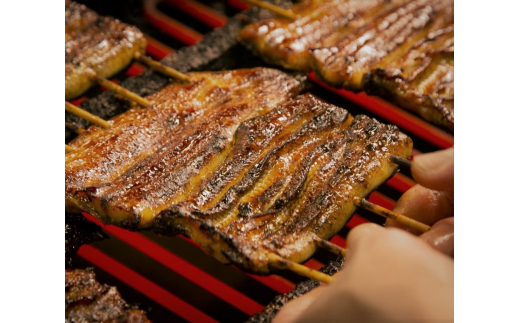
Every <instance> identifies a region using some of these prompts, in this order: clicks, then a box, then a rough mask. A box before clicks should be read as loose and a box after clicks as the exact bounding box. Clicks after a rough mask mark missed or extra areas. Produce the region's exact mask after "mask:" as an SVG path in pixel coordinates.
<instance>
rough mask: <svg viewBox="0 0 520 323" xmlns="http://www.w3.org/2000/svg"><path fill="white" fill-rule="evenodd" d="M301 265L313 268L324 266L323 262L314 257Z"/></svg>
mask: <svg viewBox="0 0 520 323" xmlns="http://www.w3.org/2000/svg"><path fill="white" fill-rule="evenodd" d="M303 265H304V266H306V267H309V268H311V269H314V270H320V269H321V268H323V267H325V265H324V264H322V263H321V262H319V261H318V260H316V259H314V258H311V259H309V260H307V261H306V262H305V263H304V264H303Z"/></svg>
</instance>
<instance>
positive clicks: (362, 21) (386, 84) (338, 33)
mask: <svg viewBox="0 0 520 323" xmlns="http://www.w3.org/2000/svg"><path fill="white" fill-rule="evenodd" d="M293 11H294V12H295V13H296V14H297V15H299V16H298V18H297V19H296V20H295V21H294V22H290V21H288V20H286V19H283V18H278V19H271V20H267V21H261V22H258V23H254V24H251V25H249V26H246V27H245V28H244V29H242V30H241V31H240V33H239V38H240V39H241V40H242V42H243V43H245V44H246V45H247V46H249V47H250V48H252V49H253V50H254V51H256V52H258V53H259V54H260V55H261V56H262V57H264V59H265V60H266V61H268V62H271V63H274V64H278V65H281V66H284V67H286V68H291V69H297V70H300V71H309V70H313V71H314V72H315V74H316V76H317V77H318V78H319V79H321V80H323V81H325V82H326V83H328V84H329V85H332V86H334V87H342V88H345V89H348V90H352V91H363V90H365V91H367V92H368V93H369V94H375V95H380V96H383V97H385V98H387V99H389V100H390V101H392V102H394V103H396V104H398V105H399V106H401V107H403V108H406V109H409V110H412V111H414V112H416V113H418V114H419V115H421V116H422V117H423V118H425V119H426V120H428V121H433V122H435V123H436V124H438V125H441V126H444V127H447V128H450V129H452V130H453V123H454V59H453V57H454V55H453V48H454V46H453V43H454V42H453V40H454V37H453V35H454V33H453V26H454V16H453V0H404V1H398V0H395V1H375V0H374V1H359V2H358V1H348V0H335V1H332V0H329V1H326V0H321V1H318V0H314V1H311V0H307V1H304V2H302V3H301V4H298V5H295V6H294V7H293Z"/></svg>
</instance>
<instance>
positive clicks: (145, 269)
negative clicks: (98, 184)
mask: <svg viewBox="0 0 520 323" xmlns="http://www.w3.org/2000/svg"><path fill="white" fill-rule="evenodd" d="M78 2H80V3H83V4H85V5H87V6H88V7H89V8H91V9H93V10H95V11H97V12H98V13H99V14H101V15H111V16H114V17H116V18H119V19H121V20H123V21H124V22H126V23H129V24H133V25H135V26H137V27H138V28H140V29H141V30H142V31H143V32H144V33H145V34H147V41H148V46H147V48H146V51H147V54H148V55H150V56H151V57H153V58H155V59H163V58H165V57H166V59H165V61H166V62H167V63H169V64H168V65H170V66H173V67H175V68H177V69H179V70H180V71H182V72H186V71H188V70H192V69H193V68H195V69H210V70H211V69H213V70H216V69H233V68H240V67H250V66H259V65H264V66H265V64H264V63H262V62H261V61H260V60H259V59H257V58H252V57H251V54H249V53H248V52H247V51H245V49H242V48H241V47H239V46H235V45H233V44H232V45H231V46H228V47H226V45H222V46H223V48H221V49H220V51H219V50H216V51H215V52H216V53H217V55H218V56H219V57H216V58H219V59H220V60H221V62H217V63H211V62H210V61H212V60H213V58H215V57H209V56H211V55H207V53H208V52H207V51H206V52H204V51H198V52H197V51H195V50H194V53H190V52H189V50H185V51H184V52H182V50H181V51H179V49H180V48H182V47H183V46H189V45H193V44H196V43H198V42H201V41H202V40H203V39H205V38H204V35H207V38H211V37H215V33H210V32H211V31H212V30H213V29H214V28H218V27H222V26H224V25H225V24H226V23H228V22H230V25H231V24H233V26H232V27H230V26H229V25H228V26H226V27H225V28H229V32H230V33H232V32H234V30H236V28H238V27H239V25H240V24H241V23H240V22H239V20H240V19H241V18H230V17H232V16H233V15H235V14H236V13H239V12H241V11H243V10H245V9H247V8H249V6H248V5H247V4H245V3H242V2H240V1H239V0H228V1H227V2H226V3H223V2H221V1H217V0H201V1H199V2H197V1H194V0H162V1H161V0H143V1H138V0H131V1H123V0H118V1H111V2H109V3H107V2H104V1H101V0H97V1H96V0H92V1H88V0H85V1H82V0H79V1H78ZM284 4H286V5H287V4H288V3H287V2H284ZM252 11H255V12H257V11H258V10H257V9H253V10H252ZM259 14H260V15H262V14H265V13H264V12H260V13H259ZM242 23H243V22H242ZM228 39H230V38H229V36H228ZM221 43H222V42H220V43H219V44H221ZM228 45H229V44H228ZM208 46H211V43H209V45H208ZM201 47H202V46H201ZM177 52H178V53H179V55H177V56H176V55H171V56H168V55H170V54H172V53H177ZM181 52H182V54H180V53H181ZM244 54H245V56H244ZM190 55H192V56H191V58H193V59H194V60H201V61H200V62H193V61H190V60H189V58H190ZM197 55H199V56H197ZM167 56H168V57H167ZM240 58H242V59H240ZM217 61H218V60H217ZM180 62H183V63H184V64H188V65H187V66H179V65H178V64H180ZM208 63H209V64H208ZM176 64H177V65H176ZM189 64H191V65H189ZM145 70H146V69H145V67H144V66H143V65H141V64H139V63H133V64H132V65H131V66H130V67H129V68H128V69H127V70H126V71H124V72H122V73H120V74H119V75H117V76H116V77H115V78H114V80H115V81H117V82H118V83H123V84H124V85H128V86H127V87H128V88H131V87H134V89H135V92H136V93H138V94H140V95H146V94H148V93H149V92H153V91H155V90H157V89H158V88H160V87H162V86H164V85H165V84H166V80H165V79H164V78H163V77H161V76H158V75H152V73H151V72H150V71H146V72H145ZM138 75H139V77H136V78H133V79H128V80H127V78H128V77H135V76H138ZM310 79H311V80H312V81H313V82H314V83H315V84H316V86H315V88H314V89H312V91H311V92H313V93H314V94H316V95H317V96H319V97H321V98H323V99H325V100H326V101H329V102H331V103H333V104H336V105H338V106H341V107H345V108H347V109H348V110H349V111H350V112H351V113H353V114H361V113H362V114H367V115H369V116H371V117H375V118H377V119H379V120H381V121H383V122H388V123H393V124H396V125H397V126H398V127H399V128H400V129H401V130H402V131H403V132H405V133H406V134H408V135H409V136H410V137H411V138H412V139H413V140H414V146H415V147H416V149H415V150H414V154H420V153H421V152H429V151H433V150H437V149H439V148H447V147H451V146H453V142H454V139H453V136H452V135H451V134H448V133H446V132H445V131H443V130H441V129H439V128H437V127H435V126H432V125H430V124H428V123H426V122H424V121H423V120H421V119H419V118H417V117H416V116H414V115H412V114H410V113H408V112H406V111H403V110H401V109H399V108H397V107H395V106H393V105H391V104H389V103H387V102H385V101H383V100H381V99H378V98H374V97H369V96H367V95H365V94H355V93H352V92H349V91H345V90H338V89H333V88H330V87H329V86H327V85H325V84H323V83H321V82H319V81H317V80H316V78H315V77H314V75H312V74H311V75H310ZM143 80H144V81H143ZM132 82H133V83H132ZM143 82H147V83H146V84H147V85H146V86H144V85H143V84H144V83H143ZM149 84H152V85H149ZM134 89H132V90H134ZM103 91H104V89H102V88H97V89H92V90H90V91H89V92H87V93H86V94H85V95H84V96H83V97H81V98H79V99H77V100H74V101H72V103H73V104H75V105H80V104H81V106H82V107H83V108H86V109H87V110H90V111H98V112H99V113H101V114H103V113H107V114H105V116H107V115H109V114H112V115H113V114H114V113H120V112H122V110H120V108H118V107H117V105H114V102H115V101H114V100H115V99H114V98H113V96H111V95H110V94H109V93H103ZM104 109H105V110H106V111H109V112H103V111H105V110H104ZM118 109H119V110H118ZM99 113H98V114H99ZM101 116H103V115H101ZM68 118H69V119H70V118H72V119H73V117H71V116H68ZM66 137H67V138H69V139H70V137H71V134H69V133H66ZM413 184H414V182H413V180H411V179H410V174H407V173H406V170H405V172H404V173H399V174H396V175H395V176H394V177H393V178H392V179H390V180H389V181H387V182H386V183H385V184H383V185H382V186H381V187H380V188H379V189H378V191H376V192H374V193H372V195H371V196H370V198H369V200H370V201H371V202H373V203H376V204H379V205H381V206H384V207H386V208H392V207H393V205H394V203H395V200H397V199H398V198H399V196H400V195H401V194H402V193H403V192H405V191H406V190H407V189H408V188H410V187H411V186H412V185H413ZM84 215H85V217H86V218H87V219H88V220H90V221H92V222H95V223H97V224H98V225H100V226H101V227H102V228H103V231H104V232H105V233H107V234H108V235H109V236H110V239H108V240H104V241H100V242H96V243H93V244H92V245H84V246H82V247H81V248H80V250H79V252H78V255H77V256H76V257H75V258H74V259H73V267H77V268H85V267H88V266H94V267H96V275H97V277H98V279H99V281H101V282H103V283H107V284H110V285H115V286H117V287H118V289H119V291H120V292H121V294H122V296H123V298H124V299H125V300H126V301H127V302H129V303H134V304H140V307H141V308H142V309H144V310H146V311H147V312H148V313H147V315H148V317H149V318H150V319H151V320H152V321H155V322H162V321H178V322H183V321H188V322H214V321H220V322H242V321H245V320H247V318H248V317H249V316H251V315H253V314H255V313H258V312H259V311H261V310H262V309H263V307H264V306H265V305H267V304H268V303H269V302H270V301H271V300H272V299H273V298H274V297H275V296H276V295H278V294H280V293H286V292H288V291H290V290H292V289H293V288H294V286H295V284H297V283H299V282H301V281H303V280H304V278H302V277H299V276H297V275H296V274H293V273H291V272H285V271H284V272H280V273H279V274H278V275H271V276H266V277H262V276H256V275H251V274H247V273H244V272H242V271H240V270H239V269H237V268H235V267H234V266H226V265H223V264H221V263H219V262H218V261H217V260H215V259H214V258H212V257H211V256H208V255H206V254H205V253H204V252H203V251H201V250H200V248H199V247H198V246H197V245H196V244H195V243H194V242H193V241H191V240H189V239H186V238H184V237H180V236H177V237H160V236H158V235H155V234H153V233H150V232H130V231H127V230H124V229H121V228H119V227H115V226H112V225H106V226H105V225H103V224H102V223H100V222H99V221H98V220H97V219H95V218H94V217H92V216H91V215H88V214H86V213H85V214H84ZM367 221H371V222H375V223H383V222H384V219H382V218H381V217H379V216H377V215H374V214H371V213H369V212H367V211H364V210H359V211H358V213H357V214H355V215H354V216H353V217H352V219H351V220H350V221H349V222H348V223H347V225H346V226H345V228H343V229H342V230H341V231H340V232H339V233H338V235H336V236H335V237H334V238H333V239H332V242H333V243H335V244H338V245H339V246H341V247H344V246H345V239H344V237H345V236H346V234H347V233H348V230H350V229H351V228H353V227H354V226H356V225H358V224H360V223H363V222H367ZM334 259H335V256H333V255H331V254H329V253H328V252H326V251H324V250H318V252H317V253H316V254H315V255H314V256H313V258H312V259H310V260H309V261H307V262H306V263H305V265H306V266H309V267H311V268H313V269H319V268H321V267H323V266H324V264H326V263H328V262H330V261H332V260H334Z"/></svg>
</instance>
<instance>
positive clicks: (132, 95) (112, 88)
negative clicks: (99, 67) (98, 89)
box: [87, 69, 152, 108]
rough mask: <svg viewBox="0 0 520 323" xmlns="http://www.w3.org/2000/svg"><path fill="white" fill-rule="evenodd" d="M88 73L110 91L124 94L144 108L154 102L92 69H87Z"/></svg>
mask: <svg viewBox="0 0 520 323" xmlns="http://www.w3.org/2000/svg"><path fill="white" fill-rule="evenodd" d="M87 74H88V76H89V77H90V78H91V79H92V80H93V81H95V82H97V83H98V84H99V85H101V86H104V87H106V88H107V89H109V90H110V91H113V92H116V93H117V94H120V95H122V96H124V97H125V98H127V99H128V100H130V101H132V102H135V103H137V104H139V105H140V106H142V107H143V108H147V107H149V106H150V105H152V102H150V101H148V100H147V99H145V98H143V97H140V96H139V95H137V94H135V93H133V92H130V91H129V90H127V89H125V88H124V87H122V86H119V85H117V84H115V83H114V82H110V81H109V80H107V79H105V78H103V77H100V76H98V75H97V74H96V72H94V71H93V70H92V69H87Z"/></svg>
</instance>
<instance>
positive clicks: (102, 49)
mask: <svg viewBox="0 0 520 323" xmlns="http://www.w3.org/2000/svg"><path fill="white" fill-rule="evenodd" d="M145 48H146V40H145V38H144V35H143V34H142V33H141V31H139V29H137V28H135V27H133V26H129V25H126V24H124V23H122V22H121V21H119V20H117V19H114V18H111V17H102V16H99V15H98V14H97V13H95V12H94V11H92V10H90V9H88V8H87V7H85V6H84V5H81V4H78V3H76V2H73V1H71V2H70V3H66V4H65V99H66V100H70V99H73V98H75V97H77V96H79V95H81V94H82V93H83V92H85V91H86V90H87V89H88V88H90V87H91V86H92V85H93V82H92V81H91V80H90V79H89V77H88V76H87V74H86V70H87V68H92V69H93V70H94V71H95V72H96V73H97V74H98V75H99V76H102V77H105V78H108V77H111V76H113V75H114V74H116V73H118V72H119V71H121V70H122V69H123V68H124V67H126V66H127V65H128V64H130V62H131V61H132V58H133V55H134V52H136V51H139V52H141V53H144V51H145Z"/></svg>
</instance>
